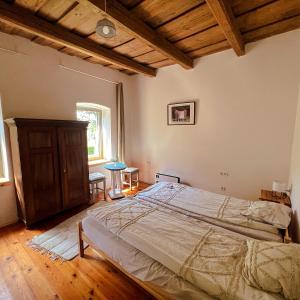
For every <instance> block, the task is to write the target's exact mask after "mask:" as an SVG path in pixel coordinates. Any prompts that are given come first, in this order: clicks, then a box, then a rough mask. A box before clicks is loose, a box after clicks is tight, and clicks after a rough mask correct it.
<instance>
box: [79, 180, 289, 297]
mask: <svg viewBox="0 0 300 300" xmlns="http://www.w3.org/2000/svg"><path fill="white" fill-rule="evenodd" d="M170 186H171V185H169V184H167V183H165V184H160V185H154V186H153V187H151V188H149V189H147V190H146V191H145V192H142V193H140V194H139V195H138V196H137V197H132V198H126V199H125V200H121V201H118V202H115V203H114V204H112V205H108V206H106V207H101V208H97V209H94V210H91V211H90V212H89V216H88V217H87V218H85V219H83V220H82V222H80V224H79V249H80V255H81V256H83V253H84V242H86V243H87V244H89V245H90V246H92V248H94V249H96V250H97V251H98V253H99V252H100V254H101V255H102V256H104V257H105V258H106V259H108V260H109V261H110V262H111V263H113V264H114V265H115V266H116V267H117V268H119V269H121V271H122V272H124V273H125V274H126V275H127V276H129V277H130V278H131V279H133V280H134V281H135V282H137V283H138V284H139V285H141V286H142V287H143V288H144V289H145V290H147V291H148V292H149V293H151V294H152V295H154V296H155V298H160V299H167V298H170V299H238V300H244V299H254V300H255V299H284V297H283V296H282V295H281V294H279V293H278V292H277V290H275V292H277V293H273V291H272V290H271V292H270V291H266V290H262V289H260V288H257V287H255V285H254V286H253V284H252V285H251V284H250V285H249V284H248V281H247V279H245V278H244V273H243V272H245V271H244V270H245V268H244V267H243V266H244V263H245V262H246V261H247V257H248V256H249V249H250V248H248V250H247V245H248V243H249V241H251V240H252V241H256V240H255V239H253V238H252V237H249V235H245V234H240V233H238V232H236V231H232V230H228V227H227V225H228V224H230V226H232V227H234V226H235V225H236V226H238V227H245V226H244V225H241V224H240V222H239V221H238V220H235V218H233V215H232V213H231V214H229V210H228V214H227V213H226V211H225V208H226V207H225V206H224V205H223V206H222V207H223V215H224V216H226V215H227V216H228V215H230V218H231V219H232V220H235V222H228V221H224V220H219V221H220V223H218V222H217V223H215V221H218V220H217V218H212V217H211V216H212V215H213V213H212V214H211V216H210V217H209V219H208V220H206V219H205V218H203V217H202V214H201V217H199V211H197V209H198V208H199V205H198V208H197V209H196V210H195V211H194V212H192V210H191V208H190V204H188V205H187V206H186V207H180V205H181V202H180V201H173V203H170V202H171V201H170V199H175V198H176V195H177V196H178V189H179V188H181V187H182V186H181V185H178V186H177V185H174V184H173V185H172V188H170ZM166 188H167V189H166ZM176 189H177V191H176ZM182 190H184V189H181V191H182ZM188 194H189V196H191V193H190V191H189V193H188ZM155 195H156V196H155ZM157 195H158V196H157ZM170 195H171V196H170ZM194 196H195V195H194ZM159 198H160V199H159ZM194 200H195V199H194ZM220 201H222V200H220ZM200 202H201V201H200ZM216 202H217V201H216ZM228 202H229V201H228V200H227V201H226V203H227V204H228ZM237 203H238V202H237ZM175 204H176V205H175ZM215 206H218V205H216V204H215ZM228 207H230V205H229V206H228ZM211 209H212V210H213V208H211ZM231 211H232V210H231ZM206 217H207V216H206ZM211 219H213V220H211ZM214 219H216V220H214ZM223 223H224V224H225V225H226V226H222V225H223ZM256 227H257V225H255V226H254V227H253V226H252V227H251V228H250V229H252V230H253V232H255V230H259V231H262V230H261V228H264V226H262V227H260V226H258V228H256ZM245 228H246V227H245ZM246 232H248V231H247V230H246ZM253 232H252V233H251V235H253ZM266 232H268V233H271V234H273V233H274V232H273V233H272V232H271V230H266ZM274 235H276V234H275V233H274ZM260 238H261V239H263V236H260ZM267 239H269V235H268V238H267ZM269 240H270V239H269ZM273 240H276V239H273ZM269 243H274V242H269ZM277 244H279V245H280V243H276V244H275V245H277ZM272 247H273V246H272ZM272 247H271V248H272ZM268 248H269V247H265V249H268ZM268 251H269V250H268ZM252 252H253V251H251V253H252ZM253 253H254V252H253ZM248 260H249V259H248ZM250 265H251V264H250ZM264 272H265V270H264Z"/></svg>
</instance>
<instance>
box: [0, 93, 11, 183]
mask: <svg viewBox="0 0 300 300" xmlns="http://www.w3.org/2000/svg"><path fill="white" fill-rule="evenodd" d="M0 165H1V166H0V184H3V183H5V182H8V181H9V170H8V158H7V145H6V139H5V129H4V120H3V114H2V102H1V95H0Z"/></svg>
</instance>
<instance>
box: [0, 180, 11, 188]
mask: <svg viewBox="0 0 300 300" xmlns="http://www.w3.org/2000/svg"><path fill="white" fill-rule="evenodd" d="M7 185H11V181H10V180H9V179H8V178H0V186H7Z"/></svg>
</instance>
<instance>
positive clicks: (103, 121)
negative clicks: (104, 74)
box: [76, 103, 111, 161]
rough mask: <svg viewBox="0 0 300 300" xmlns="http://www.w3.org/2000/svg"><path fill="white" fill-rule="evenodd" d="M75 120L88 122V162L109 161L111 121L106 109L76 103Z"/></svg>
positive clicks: (90, 104) (96, 105) (95, 105)
mask: <svg viewBox="0 0 300 300" xmlns="http://www.w3.org/2000/svg"><path fill="white" fill-rule="evenodd" d="M76 109H77V120H80V121H88V122H89V125H88V130H87V146H88V156H89V160H90V161H94V160H110V159H111V120H110V109H109V108H108V107H105V106H102V105H99V104H93V103H77V104H76Z"/></svg>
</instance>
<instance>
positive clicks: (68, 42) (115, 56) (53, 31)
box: [0, 1, 156, 76]
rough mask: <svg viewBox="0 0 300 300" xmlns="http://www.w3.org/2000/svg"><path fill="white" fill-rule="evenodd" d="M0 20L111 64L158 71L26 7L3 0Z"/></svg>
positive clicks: (154, 72) (134, 69)
mask: <svg viewBox="0 0 300 300" xmlns="http://www.w3.org/2000/svg"><path fill="white" fill-rule="evenodd" d="M0 20H1V21H2V22H4V23H6V24H9V25H12V26H13V27H16V28H18V29H21V30H24V31H26V32H29V33H32V34H35V35H37V36H40V37H43V38H46V39H49V40H51V41H53V42H55V43H58V44H61V45H63V46H66V47H69V48H71V49H73V50H76V51H79V52H81V53H85V54H87V56H94V57H98V58H99V59H102V60H104V61H107V62H109V63H111V64H114V65H118V66H121V67H124V68H126V69H129V70H132V71H134V72H138V73H143V74H145V75H148V76H155V74H156V71H155V70H154V69H152V68H149V67H146V66H143V65H141V64H139V63H137V62H135V61H133V60H131V59H128V58H126V57H124V56H122V55H120V54H119V53H116V52H113V51H111V50H109V49H107V48H104V47H102V46H100V45H98V44H97V43H95V42H92V41H90V40H87V39H84V38H81V37H80V36H78V35H76V34H74V33H71V32H69V31H67V30H66V29H63V28H61V27H60V26H58V25H54V24H51V23H49V22H47V21H44V20H42V19H41V18H39V17H36V16H33V15H32V14H31V13H29V12H28V11H27V10H25V9H22V8H20V7H16V6H14V5H10V4H7V3H5V2H2V1H1V2H0Z"/></svg>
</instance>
